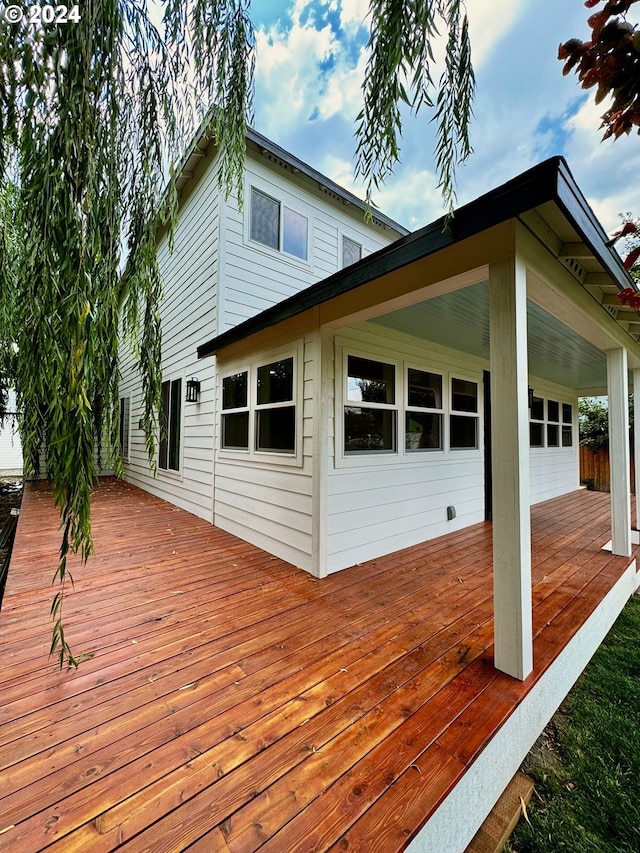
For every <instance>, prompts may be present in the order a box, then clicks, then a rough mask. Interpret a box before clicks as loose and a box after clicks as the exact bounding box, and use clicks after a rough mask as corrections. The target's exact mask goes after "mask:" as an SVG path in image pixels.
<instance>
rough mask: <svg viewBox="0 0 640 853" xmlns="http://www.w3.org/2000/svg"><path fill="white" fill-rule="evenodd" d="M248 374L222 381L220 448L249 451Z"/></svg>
mask: <svg viewBox="0 0 640 853" xmlns="http://www.w3.org/2000/svg"><path fill="white" fill-rule="evenodd" d="M248 404H249V393H248V373H247V371H246V370H245V371H243V372H242V373H234V374H232V375H231V376H225V377H224V379H223V380H222V409H223V413H222V447H224V448H225V449H227V450H248V449H249V405H248Z"/></svg>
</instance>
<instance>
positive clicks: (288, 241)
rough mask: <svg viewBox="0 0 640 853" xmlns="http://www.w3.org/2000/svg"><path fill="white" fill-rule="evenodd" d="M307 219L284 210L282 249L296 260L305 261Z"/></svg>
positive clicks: (287, 209) (286, 209)
mask: <svg viewBox="0 0 640 853" xmlns="http://www.w3.org/2000/svg"><path fill="white" fill-rule="evenodd" d="M307 230H308V222H307V217H306V216H303V215H302V214H301V213H296V212H295V210H289V208H288V207H285V209H284V236H283V239H282V249H283V251H285V252H288V253H289V254H290V255H295V256H296V258H302V260H304V261H306V260H307Z"/></svg>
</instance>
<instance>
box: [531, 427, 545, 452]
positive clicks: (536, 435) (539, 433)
mask: <svg viewBox="0 0 640 853" xmlns="http://www.w3.org/2000/svg"><path fill="white" fill-rule="evenodd" d="M543 430H544V424H534V423H531V424H529V444H530V445H531V447H544V432H543Z"/></svg>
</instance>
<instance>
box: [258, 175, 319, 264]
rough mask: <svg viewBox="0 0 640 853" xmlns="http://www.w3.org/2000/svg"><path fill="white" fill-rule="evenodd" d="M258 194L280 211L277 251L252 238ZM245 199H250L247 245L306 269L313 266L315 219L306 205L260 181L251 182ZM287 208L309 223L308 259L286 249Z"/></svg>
mask: <svg viewBox="0 0 640 853" xmlns="http://www.w3.org/2000/svg"><path fill="white" fill-rule="evenodd" d="M254 191H255V192H257V193H259V194H260V195H263V196H264V197H265V198H268V199H270V200H271V201H273V202H275V203H276V204H277V205H278V210H279V222H278V227H279V234H278V248H277V249H276V248H275V247H274V246H270V245H269V244H268V243H263V242H262V241H260V240H257V239H255V238H254V237H252V236H251V222H252V219H251V213H252V209H253V193H254ZM245 197H248V198H249V204H246V205H245V210H246V215H245V235H246V237H245V242H246V243H247V245H249V246H252V247H253V248H255V249H259V251H261V252H267V253H269V254H271V255H272V256H273V257H277V258H279V259H281V260H286V261H290V262H292V263H295V264H300V265H302V266H304V267H309V266H311V254H312V239H311V237H312V234H313V218H312V216H311V215H310V211H309V209H308V208H307V206H306V205H304V204H301V203H298V201H297V200H296V199H295V198H288V197H285V194H284V193H281V192H278V189H277V188H276V187H269V188H267V187H265V186H264V185H263V184H262V183H261V182H259V181H250V182H249V183H248V185H247V190H246V193H245ZM285 208H286V209H287V210H289V211H291V212H292V213H295V214H297V215H299V216H302V217H304V218H305V219H306V221H307V241H306V243H307V256H306V258H301V257H300V256H299V255H295V254H292V253H291V252H287V251H285V249H284V211H285Z"/></svg>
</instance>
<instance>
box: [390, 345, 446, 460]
mask: <svg viewBox="0 0 640 853" xmlns="http://www.w3.org/2000/svg"><path fill="white" fill-rule="evenodd" d="M409 370H419V371H420V372H421V373H431V374H433V375H434V376H439V377H440V382H441V398H442V399H441V403H442V406H441V407H440V408H439V409H438V408H429V407H420V406H411V405H409ZM403 371H404V372H403V377H402V378H403V388H402V396H403V413H402V414H403V424H402V430H403V437H402V438H403V442H402V453H403V455H409V456H411V457H415V458H416V459H418V458H420V457H421V456H423V455H427V456H430V457H431V456H433V455H434V454H438V455H444V453H445V449H446V447H447V442H448V437H449V430H448V424H449V416H448V411H447V401H448V384H449V380H448V377H447V374H445V373H444V372H443V371H442V370H437V369H436V368H433V367H427V366H425V365H424V364H421V365H418V364H415V363H414V362H408V361H405V362H404V365H403ZM408 412H418V413H423V414H429V415H440V444H441V447H421V448H415V449H412V450H410V449H408V448H407V413H408Z"/></svg>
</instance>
